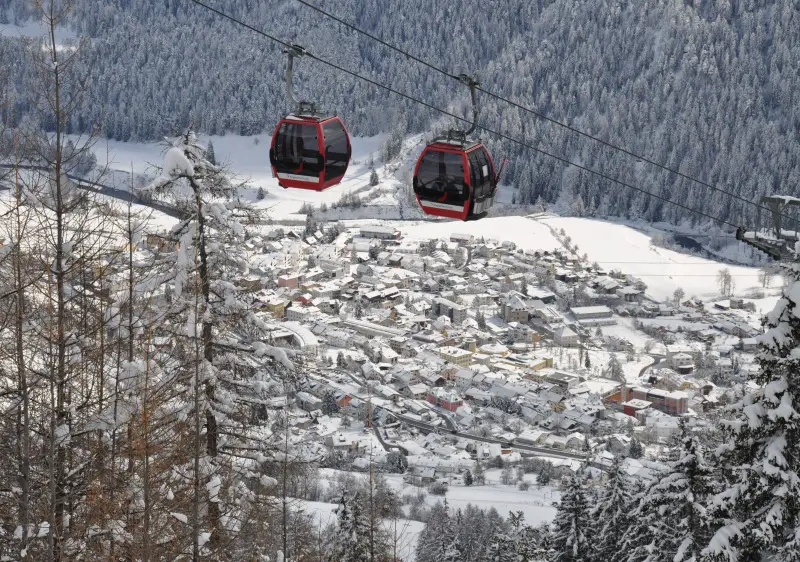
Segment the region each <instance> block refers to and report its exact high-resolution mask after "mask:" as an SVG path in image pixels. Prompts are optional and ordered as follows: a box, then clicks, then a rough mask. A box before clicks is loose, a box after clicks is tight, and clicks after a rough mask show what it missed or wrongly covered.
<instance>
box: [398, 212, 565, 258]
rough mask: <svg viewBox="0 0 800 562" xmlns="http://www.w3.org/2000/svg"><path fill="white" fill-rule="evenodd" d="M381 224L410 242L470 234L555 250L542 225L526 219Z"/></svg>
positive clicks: (498, 218)
mask: <svg viewBox="0 0 800 562" xmlns="http://www.w3.org/2000/svg"><path fill="white" fill-rule="evenodd" d="M382 224H386V225H387V226H389V225H391V226H396V227H397V228H399V229H400V231H401V232H403V234H404V235H405V236H406V237H408V238H410V239H430V238H448V239H449V238H450V235H451V234H454V233H458V234H471V235H473V236H475V237H476V238H477V239H480V238H481V237H483V238H485V239H494V240H498V241H501V242H502V241H505V240H508V241H510V242H514V243H515V244H516V245H517V247H518V248H521V249H523V250H555V249H557V248H561V244H559V242H558V240H556V238H555V236H553V234H552V233H551V232H550V229H549V228H547V227H546V226H545V225H543V224H541V223H539V222H537V221H535V220H531V219H529V218H527V217H519V216H509V217H491V218H484V219H481V220H478V221H468V222H459V221H441V222H398V223H394V222H391V221H385V222H383V223H382Z"/></svg>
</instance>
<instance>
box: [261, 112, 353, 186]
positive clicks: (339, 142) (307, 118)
mask: <svg viewBox="0 0 800 562" xmlns="http://www.w3.org/2000/svg"><path fill="white" fill-rule="evenodd" d="M351 153H352V148H351V146H350V137H349V135H348V134H347V128H345V126H344V123H343V122H342V120H341V119H340V118H339V117H336V116H333V117H319V116H315V115H287V116H286V117H284V118H283V119H281V121H280V123H278V126H277V127H275V133H274V134H273V135H272V145H271V147H270V150H269V161H270V164H272V174H273V176H275V177H276V178H278V185H280V186H281V187H294V188H299V189H311V190H314V191H322V190H324V189H327V188H329V187H331V186H334V185H336V184H337V183H339V182H340V181H342V178H343V177H344V173H345V172H346V171H347V165H348V163H349V162H350V155H351Z"/></svg>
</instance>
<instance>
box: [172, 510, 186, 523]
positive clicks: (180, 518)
mask: <svg viewBox="0 0 800 562" xmlns="http://www.w3.org/2000/svg"><path fill="white" fill-rule="evenodd" d="M170 515H172V516H173V517H174V518H175V519H177V520H178V521H180V522H181V523H188V522H189V518H188V517H186V516H185V515H184V514H183V513H176V512H174V511H173V512H171V513H170Z"/></svg>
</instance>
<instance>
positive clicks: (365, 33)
mask: <svg viewBox="0 0 800 562" xmlns="http://www.w3.org/2000/svg"><path fill="white" fill-rule="evenodd" d="M296 2H298V3H300V4H302V5H303V6H306V7H308V8H310V9H312V10H314V11H315V12H317V13H319V14H321V15H323V16H324V17H327V18H329V19H331V20H333V21H335V22H337V23H339V24H341V25H343V26H345V27H347V28H348V29H350V30H352V31H355V32H356V33H358V34H360V35H363V36H364V37H367V38H369V39H371V40H373V41H375V42H377V43H379V44H380V45H383V46H384V47H386V48H388V49H391V50H393V51H395V52H396V53H398V54H400V55H402V56H404V57H406V58H408V59H411V60H413V61H414V62H417V63H419V64H421V65H423V66H425V67H426V68H429V69H430V70H433V71H435V72H438V73H439V74H441V75H443V76H446V77H447V78H450V79H452V80H458V81H460V80H461V78H460V75H458V74H453V73H451V72H448V71H447V70H445V69H443V68H441V67H439V66H436V65H435V64H433V63H431V62H428V61H426V60H425V59H423V58H421V57H418V56H415V55H413V54H411V53H409V52H408V51H406V50H405V49H402V48H400V47H398V46H396V45H393V44H391V43H389V42H388V41H386V40H384V39H381V38H380V37H378V36H376V35H374V34H373V33H370V32H369V31H366V30H364V29H361V28H360V27H358V26H357V25H354V24H352V23H350V22H348V21H346V20H344V19H342V18H340V17H338V16H336V15H335V14H332V13H330V12H328V11H327V10H325V9H323V8H320V7H319V6H316V5H314V4H312V3H311V2H308V1H307V0H296ZM477 90H478V91H479V92H481V93H483V94H485V95H487V96H489V97H490V98H493V99H495V100H497V101H500V102H503V103H505V104H508V105H510V106H512V107H514V108H516V109H519V110H520V111H523V112H525V113H528V114H530V115H533V116H535V117H537V118H538V119H541V120H543V121H546V122H548V123H552V124H553V125H556V126H558V127H562V128H564V129H566V130H567V131H570V132H572V133H575V134H577V135H580V136H582V137H584V138H587V139H589V140H591V141H593V142H596V143H599V144H601V145H602V146H605V147H607V148H610V149H612V150H615V151H617V152H620V153H622V154H625V155H627V156H630V157H632V158H636V159H637V160H641V161H642V162H646V163H647V164H650V165H652V166H655V167H657V168H659V169H661V170H664V171H665V172H669V173H671V174H675V175H676V176H677V177H679V178H681V179H684V180H687V181H690V182H693V183H696V184H697V185H700V186H702V187H706V188H709V189H711V190H713V191H715V192H717V193H720V194H723V195H726V196H727V197H729V198H731V199H736V200H738V201H740V202H742V203H744V204H747V205H750V206H752V207H755V208H756V209H757V210H758V211H764V212H767V213H773V214H774V213H775V210H774V209H773V208H771V207H770V206H767V205H764V204H763V201H762V204H760V203H758V202H755V201H751V200H750V199H746V198H745V197H742V196H741V195H737V194H736V193H733V192H731V191H728V190H726V189H723V188H721V187H718V186H716V185H713V184H711V183H708V182H706V181H703V180H701V179H699V178H696V177H693V176H690V175H688V174H685V173H683V172H681V171H680V170H678V169H676V168H672V167H670V166H667V165H665V164H662V163H660V162H657V161H655V160H653V159H652V158H648V157H647V156H644V155H642V154H638V153H636V152H634V151H632V150H630V149H627V148H625V147H623V146H620V145H617V144H614V143H612V142H609V141H607V140H605V139H602V138H600V137H598V136H596V135H593V134H591V133H587V132H586V131H583V130H581V129H578V128H577V127H574V126H573V125H570V124H569V123H565V122H563V121H560V120H558V119H555V118H553V117H550V116H548V115H546V114H544V113H542V112H541V111H538V110H536V109H532V108H530V107H528V106H525V105H522V104H521V103H519V102H515V101H514V100H512V99H509V98H507V97H505V96H503V95H500V94H496V93H494V92H492V91H490V90H487V89H485V88H484V87H483V86H482V85H480V84H479V85H478V86H477ZM782 218H783V219H784V220H789V221H792V222H794V223H795V224H798V223H800V219H797V218H796V217H792V216H789V215H785V214H782ZM718 222H719V221H718Z"/></svg>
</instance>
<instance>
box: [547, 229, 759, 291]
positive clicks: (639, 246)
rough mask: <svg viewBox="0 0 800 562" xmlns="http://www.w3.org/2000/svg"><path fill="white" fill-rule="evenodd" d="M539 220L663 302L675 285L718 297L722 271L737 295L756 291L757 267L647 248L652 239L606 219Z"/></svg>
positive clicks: (654, 247)
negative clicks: (727, 272)
mask: <svg viewBox="0 0 800 562" xmlns="http://www.w3.org/2000/svg"><path fill="white" fill-rule="evenodd" d="M542 222H544V223H546V224H549V225H551V226H552V227H553V228H555V229H557V230H560V229H562V228H563V229H564V231H565V232H566V234H567V235H568V236H569V237H570V238H571V239H572V243H573V244H577V245H578V248H579V249H578V253H579V254H580V255H583V254H584V253H586V254H587V255H588V257H589V261H590V262H597V263H599V264H600V266H601V267H603V268H604V269H605V270H611V269H619V270H622V271H623V272H625V273H630V274H632V275H635V276H636V277H639V278H641V279H642V280H643V281H644V282H645V283H647V287H648V290H647V293H648V294H649V295H651V296H652V297H654V298H656V299H660V300H661V299H666V298H670V297H671V296H672V293H673V292H674V291H675V289H677V288H678V287H681V288H682V289H683V290H684V291H685V293H686V296H687V297H689V296H697V297H710V296H718V295H719V288H718V285H717V274H718V273H719V271H720V269H723V268H725V267H727V268H728V269H729V270H730V272H731V275H732V276H733V279H734V282H735V283H736V287H735V292H736V294H737V295H744V294H746V293H747V292H748V291H749V290H751V289H754V288H758V287H759V283H758V269H757V268H754V267H742V266H731V265H726V264H722V263H720V262H717V261H714V260H709V259H705V258H700V257H696V256H692V255H689V254H683V253H680V252H675V251H672V250H666V249H664V248H659V247H656V246H654V245H652V244H651V240H652V238H651V236H649V235H647V234H645V233H643V232H639V231H638V230H634V229H633V228H631V227H629V226H625V225H622V224H616V223H613V222H609V221H603V220H596V219H584V218H575V217H549V218H546V219H542Z"/></svg>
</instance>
